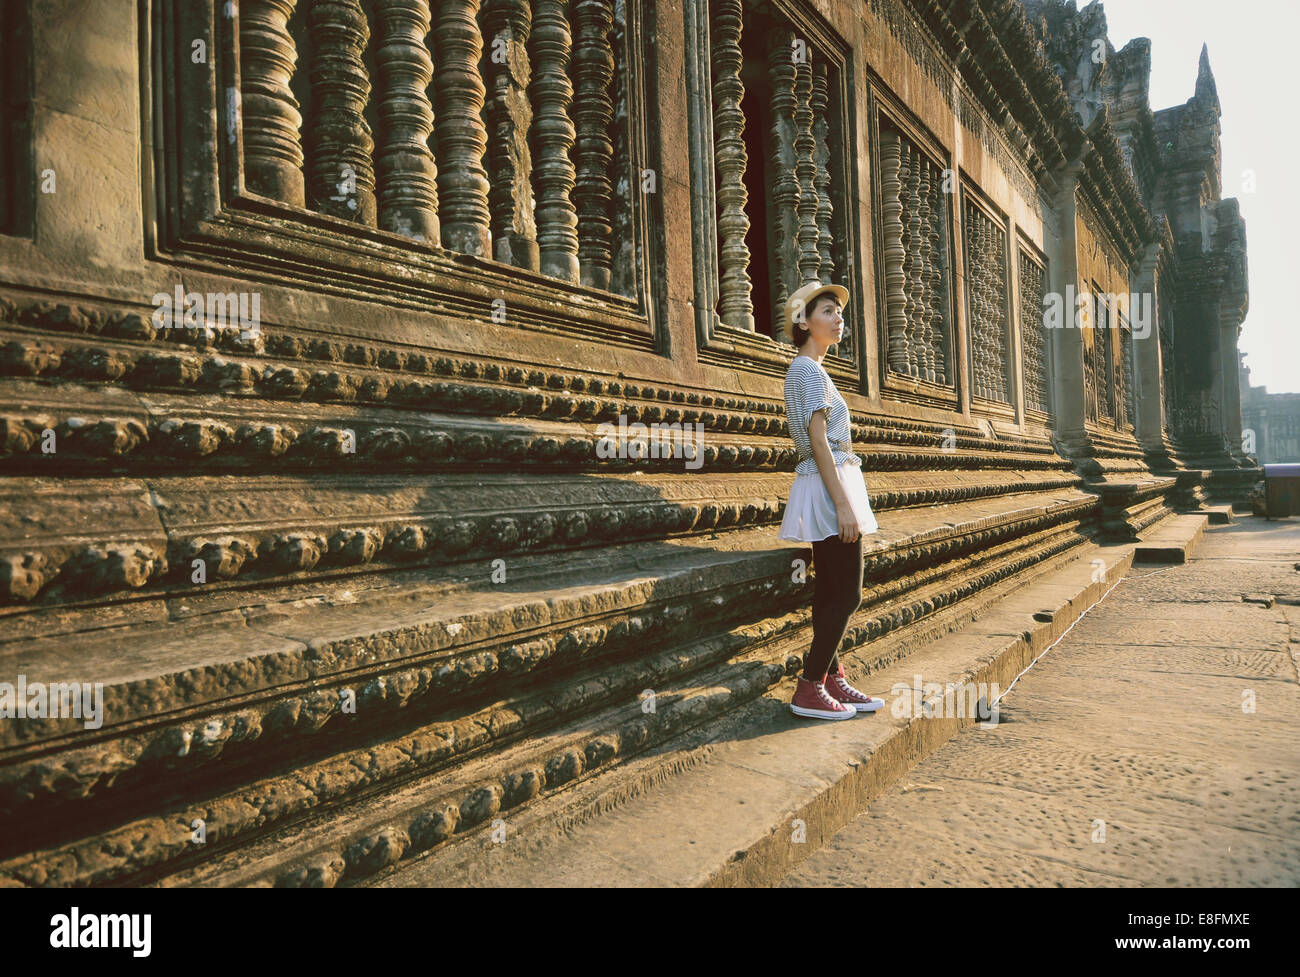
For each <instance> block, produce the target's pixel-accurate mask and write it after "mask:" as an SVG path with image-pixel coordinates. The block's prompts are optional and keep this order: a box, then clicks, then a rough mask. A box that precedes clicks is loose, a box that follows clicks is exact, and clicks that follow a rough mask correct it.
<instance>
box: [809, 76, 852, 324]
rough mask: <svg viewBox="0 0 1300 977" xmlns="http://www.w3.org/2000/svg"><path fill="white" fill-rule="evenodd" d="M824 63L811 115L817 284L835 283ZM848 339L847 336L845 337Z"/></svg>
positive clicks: (814, 84) (815, 84)
mask: <svg viewBox="0 0 1300 977" xmlns="http://www.w3.org/2000/svg"><path fill="white" fill-rule="evenodd" d="M827 85H828V81H827V77H826V63H825V61H822V60H820V59H819V60H817V61H816V62H815V63H814V64H813V82H812V111H813V141H814V150H813V161H814V162H815V163H816V166H817V171H816V175H815V176H814V177H813V183H814V184H815V185H816V187H817V251H818V253H819V255H820V261H819V265H818V267H819V269H820V271H819V272H818V276H817V277H818V280H819V281H823V282H831V281H834V280H835V265H834V262H833V261H832V260H831V217H832V215H833V211H832V208H831V195H830V185H831V174H830V168H829V164H830V149H829V148H828V147H827V135H828V133H829V132H830V120H829V119H828V118H827V117H826V110H827V104H828V101H829V99H828V93H827ZM846 338H847V336H846Z"/></svg>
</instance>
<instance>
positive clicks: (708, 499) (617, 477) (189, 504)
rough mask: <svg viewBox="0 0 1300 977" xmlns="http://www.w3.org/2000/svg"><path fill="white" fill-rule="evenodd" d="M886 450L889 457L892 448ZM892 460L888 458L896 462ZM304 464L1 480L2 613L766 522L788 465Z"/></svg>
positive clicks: (931, 478) (1062, 481)
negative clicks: (523, 487)
mask: <svg viewBox="0 0 1300 977" xmlns="http://www.w3.org/2000/svg"><path fill="white" fill-rule="evenodd" d="M895 461H898V459H895ZM898 463H900V464H901V462H898ZM527 477H528V485H529V491H528V493H527V494H526V496H524V497H523V500H522V504H521V494H520V492H519V481H520V477H519V474H518V473H509V474H507V473H502V472H496V473H468V472H443V473H439V474H438V476H437V477H436V478H430V477H429V476H422V475H418V474H411V473H407V474H392V473H384V474H378V473H375V474H368V475H366V474H357V473H347V472H329V473H325V472H322V473H317V474H314V475H311V476H310V477H306V476H298V477H295V476H276V477H259V476H254V475H224V476H223V475H211V474H190V475H166V476H158V477H154V478H128V477H121V478H95V479H89V478H86V479H75V478H49V477H27V478H18V477H10V478H0V605H3V604H9V605H10V607H8V608H5V607H0V614H11V613H13V612H14V610H15V609H16V608H17V607H19V606H20V605H22V604H28V603H31V604H38V605H39V604H65V605H76V604H93V603H96V602H98V601H100V600H102V599H103V597H104V596H106V595H109V594H118V595H120V596H122V597H128V596H129V595H130V594H132V593H148V592H162V593H166V594H168V595H177V594H189V593H196V592H200V591H208V590H211V589H213V588H218V587H229V586H236V587H238V586H247V585H248V584H250V583H264V582H269V581H280V580H299V579H308V578H311V579H325V578H328V577H331V576H334V577H337V576H346V575H350V574H355V573H357V572H364V571H367V570H370V569H385V568H398V567H403V566H410V565H412V564H413V563H417V562H418V563H432V564H444V563H463V562H469V561H482V562H486V561H490V560H492V559H496V558H507V557H510V558H514V554H521V553H529V554H532V553H539V552H543V551H551V552H560V551H564V550H571V549H575V548H589V547H597V546H600V547H603V546H606V545H609V544H611V543H618V542H622V541H625V540H630V539H666V538H672V539H679V538H683V537H686V536H691V535H699V534H702V533H709V532H712V531H714V530H717V529H729V528H734V527H738V526H746V527H760V526H771V527H776V526H779V524H780V520H781V516H782V514H783V512H784V506H785V500H786V499H787V498H788V496H789V491H790V483H791V479H792V477H793V476H792V475H790V474H789V473H786V472H726V471H722V472H718V471H713V470H710V469H705V470H703V471H702V472H700V473H698V474H693V475H691V477H689V478H687V477H683V476H682V475H680V474H677V475H674V474H667V473H655V472H625V473H622V474H607V475H601V476H599V477H597V476H593V475H583V474H576V475H574V474H568V475H566V474H561V473H532V474H530V475H528V476H527ZM869 481H870V493H871V495H872V499H873V506H874V507H877V508H880V509H881V510H888V509H892V508H898V507H908V506H918V505H931V504H934V503H936V502H940V501H942V500H945V499H956V500H958V503H954V504H959V503H960V502H964V501H967V500H972V499H980V498H991V497H994V496H998V495H1020V494H1023V493H1028V492H1042V493H1047V497H1051V496H1052V495H1054V494H1059V493H1061V492H1064V491H1069V490H1071V489H1072V488H1074V487H1075V486H1076V485H1077V484H1078V478H1077V477H1074V476H1071V475H1069V474H1068V473H1065V472H1059V471H1056V472H1053V471H1047V470H1043V471H1017V470H1004V471H997V470H991V471H966V472H957V471H953V472H916V471H881V472H872V473H871V474H870V475H869Z"/></svg>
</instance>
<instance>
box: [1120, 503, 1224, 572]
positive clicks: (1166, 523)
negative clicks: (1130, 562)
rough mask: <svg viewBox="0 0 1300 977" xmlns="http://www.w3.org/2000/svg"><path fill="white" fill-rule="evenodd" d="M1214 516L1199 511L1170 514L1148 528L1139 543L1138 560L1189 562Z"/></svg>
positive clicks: (1146, 561)
mask: <svg viewBox="0 0 1300 977" xmlns="http://www.w3.org/2000/svg"><path fill="white" fill-rule="evenodd" d="M1209 523H1210V517H1209V516H1208V515H1204V514H1201V513H1196V512H1189V513H1181V514H1175V515H1170V516H1166V517H1165V518H1164V519H1162V520H1160V521H1159V522H1158V523H1155V524H1154V525H1152V526H1150V527H1149V528H1148V529H1146V530H1145V531H1144V532H1143V533H1142V536H1141V540H1140V541H1139V542H1138V544H1137V550H1136V553H1135V555H1134V559H1135V560H1136V561H1137V562H1138V563H1186V562H1187V558H1188V557H1189V556H1190V555H1191V554H1192V551H1193V550H1194V549H1195V548H1196V546H1197V544H1198V543H1199V542H1200V541H1201V535H1202V534H1203V533H1204V532H1205V527H1206V526H1208V525H1209Z"/></svg>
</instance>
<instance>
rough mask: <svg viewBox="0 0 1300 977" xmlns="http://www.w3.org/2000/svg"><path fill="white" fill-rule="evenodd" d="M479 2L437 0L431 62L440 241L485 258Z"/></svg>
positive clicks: (487, 245)
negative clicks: (433, 60)
mask: <svg viewBox="0 0 1300 977" xmlns="http://www.w3.org/2000/svg"><path fill="white" fill-rule="evenodd" d="M478 8H479V0H440V2H439V4H438V17H437V22H436V23H435V25H434V33H435V34H436V36H437V51H438V57H437V63H436V64H435V65H434V77H435V81H434V87H435V89H436V91H437V102H438V124H437V126H435V127H434V136H435V137H436V138H437V141H438V196H439V198H440V200H441V213H440V214H439V219H440V221H441V223H442V243H443V245H444V246H445V247H448V248H450V249H451V250H453V251H459V252H461V253H462V254H472V255H478V256H480V257H488V256H490V255H491V239H490V231H489V228H488V224H489V221H490V218H491V215H490V213H489V211H488V190H489V184H488V178H487V170H486V169H484V168H483V157H484V155H485V153H486V150H487V131H486V130H485V129H484V128H483V119H482V114H481V113H482V110H483V101H484V98H485V92H484V89H483V79H482V78H481V77H480V76H479V57H480V56H481V55H482V52H483V39H482V38H481V37H480V36H479V30H478V21H477V15H478Z"/></svg>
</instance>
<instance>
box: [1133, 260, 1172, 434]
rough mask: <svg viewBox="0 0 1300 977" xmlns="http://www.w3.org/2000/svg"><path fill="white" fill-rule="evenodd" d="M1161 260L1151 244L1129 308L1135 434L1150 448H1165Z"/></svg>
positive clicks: (1134, 278) (1135, 283)
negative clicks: (1163, 446) (1133, 301)
mask: <svg viewBox="0 0 1300 977" xmlns="http://www.w3.org/2000/svg"><path fill="white" fill-rule="evenodd" d="M1159 263H1160V244H1159V243H1155V244H1150V245H1148V246H1147V249H1146V251H1145V253H1144V254H1143V256H1142V262H1141V264H1139V265H1138V270H1137V273H1136V274H1134V275H1133V277H1132V281H1131V285H1130V288H1129V290H1130V291H1131V292H1133V293H1134V294H1135V295H1136V296H1137V303H1136V304H1131V307H1130V309H1129V323H1130V325H1131V326H1132V328H1133V383H1134V390H1133V404H1134V407H1135V408H1136V411H1137V416H1136V417H1133V418H1130V420H1132V422H1133V436H1134V437H1135V438H1137V440H1138V443H1139V444H1141V445H1142V447H1143V448H1144V449H1146V450H1148V451H1154V450H1159V449H1160V448H1161V447H1162V444H1163V441H1164V429H1165V423H1166V422H1165V408H1164V396H1163V392H1162V390H1161V384H1162V382H1163V364H1162V362H1161V354H1160V323H1159V318H1158V316H1157V315H1156V310H1157V309H1158V308H1159V301H1160V297H1159V294H1158V292H1157V288H1158V278H1157V276H1156V267H1157V266H1158V265H1159ZM1144 312H1145V313H1146V316H1147V318H1146V320H1145V321H1143V318H1142V315H1143V313H1144Z"/></svg>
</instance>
